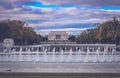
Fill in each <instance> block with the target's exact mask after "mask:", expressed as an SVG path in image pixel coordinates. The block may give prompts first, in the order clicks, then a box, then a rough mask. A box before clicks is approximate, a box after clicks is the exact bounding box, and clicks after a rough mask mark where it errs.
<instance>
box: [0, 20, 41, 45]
mask: <svg viewBox="0 0 120 78" xmlns="http://www.w3.org/2000/svg"><path fill="white" fill-rule="evenodd" d="M5 38H13V39H14V41H15V43H16V44H17V45H23V44H39V43H40V41H43V37H42V36H41V35H38V34H36V32H35V31H34V29H33V28H31V27H30V26H28V24H27V23H25V22H23V21H20V20H4V21H1V22H0V42H2V41H3V40H4V39H5Z"/></svg>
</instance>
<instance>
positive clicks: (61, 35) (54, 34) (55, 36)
mask: <svg viewBox="0 0 120 78" xmlns="http://www.w3.org/2000/svg"><path fill="white" fill-rule="evenodd" d="M68 37H69V36H68V33H66V32H65V31H51V32H50V33H49V35H48V40H49V41H56V40H58V41H64V40H68Z"/></svg>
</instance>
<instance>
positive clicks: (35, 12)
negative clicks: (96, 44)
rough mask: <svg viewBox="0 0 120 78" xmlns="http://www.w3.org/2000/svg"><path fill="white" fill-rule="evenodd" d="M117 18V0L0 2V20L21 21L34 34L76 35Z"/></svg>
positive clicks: (4, 0)
mask: <svg viewBox="0 0 120 78" xmlns="http://www.w3.org/2000/svg"><path fill="white" fill-rule="evenodd" d="M113 16H120V0H0V20H5V19H12V20H14V19H15V20H22V21H25V22H27V23H28V24H29V26H31V27H33V28H34V29H35V31H36V32H37V33H38V34H41V35H46V34H48V33H49V31H67V32H68V33H69V34H79V33H81V32H82V31H84V30H86V29H89V28H93V27H94V24H95V23H102V22H104V21H106V20H110V19H111V18H112V17H113Z"/></svg>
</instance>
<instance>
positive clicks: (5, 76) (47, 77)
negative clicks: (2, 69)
mask: <svg viewBox="0 0 120 78" xmlns="http://www.w3.org/2000/svg"><path fill="white" fill-rule="evenodd" d="M0 78H120V73H12V72H8V73H0Z"/></svg>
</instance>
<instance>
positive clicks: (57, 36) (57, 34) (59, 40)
mask: <svg viewBox="0 0 120 78" xmlns="http://www.w3.org/2000/svg"><path fill="white" fill-rule="evenodd" d="M68 38H69V35H68V33H67V32H66V31H51V32H50V33H49V34H48V41H45V42H41V44H76V42H71V41H69V40H68Z"/></svg>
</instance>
